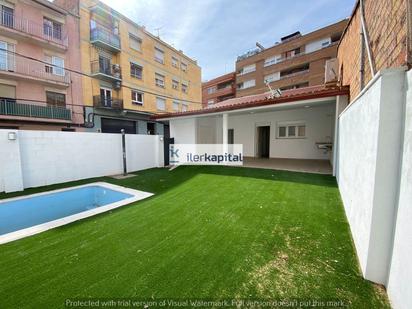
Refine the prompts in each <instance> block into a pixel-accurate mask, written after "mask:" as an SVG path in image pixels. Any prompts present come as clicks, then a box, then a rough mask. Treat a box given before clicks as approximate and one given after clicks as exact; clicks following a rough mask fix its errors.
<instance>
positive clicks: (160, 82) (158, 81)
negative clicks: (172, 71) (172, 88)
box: [155, 73, 165, 88]
mask: <svg viewBox="0 0 412 309" xmlns="http://www.w3.org/2000/svg"><path fill="white" fill-rule="evenodd" d="M155 83H156V86H158V87H162V88H164V87H165V77H164V76H163V75H161V74H159V73H155Z"/></svg>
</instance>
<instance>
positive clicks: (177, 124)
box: [170, 118, 197, 144]
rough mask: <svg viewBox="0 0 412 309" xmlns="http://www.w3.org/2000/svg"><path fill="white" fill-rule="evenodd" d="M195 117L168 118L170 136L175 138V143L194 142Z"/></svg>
mask: <svg viewBox="0 0 412 309" xmlns="http://www.w3.org/2000/svg"><path fill="white" fill-rule="evenodd" d="M196 126H197V124H196V118H187V119H172V120H170V137H174V138H175V144H195V143H196V136H197V133H196Z"/></svg>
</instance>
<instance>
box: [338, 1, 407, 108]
mask: <svg viewBox="0 0 412 309" xmlns="http://www.w3.org/2000/svg"><path fill="white" fill-rule="evenodd" d="M408 1H410V0H364V11H365V22H366V28H367V31H368V34H369V40H370V47H371V53H372V57H373V59H374V62H375V71H376V72H378V71H379V70H381V69H384V68H389V67H400V66H404V65H408V60H407V59H408V58H407V54H408V52H407V50H408V48H407V44H410V42H409V41H408V39H407V37H408V36H409V37H410V34H408V18H410V17H408V13H407V12H408V10H407V6H408V5H407V2H408ZM409 16H410V12H409ZM360 27H361V18H360V5H359V1H357V3H356V5H355V8H354V12H353V14H352V17H351V19H350V21H349V24H348V27H347V28H346V31H345V32H344V34H343V37H342V39H341V42H340V44H339V47H338V59H339V68H340V69H341V71H340V76H341V78H340V79H341V82H342V84H343V85H350V100H351V101H352V100H353V99H354V98H355V97H356V95H357V94H358V93H359V92H360V88H361V85H360V52H361V51H360V49H361V37H360ZM364 63H365V77H364V78H365V80H364V84H365V85H366V84H367V83H368V82H369V81H370V80H371V78H372V74H371V70H370V66H369V60H368V56H367V52H366V48H365V54H364Z"/></svg>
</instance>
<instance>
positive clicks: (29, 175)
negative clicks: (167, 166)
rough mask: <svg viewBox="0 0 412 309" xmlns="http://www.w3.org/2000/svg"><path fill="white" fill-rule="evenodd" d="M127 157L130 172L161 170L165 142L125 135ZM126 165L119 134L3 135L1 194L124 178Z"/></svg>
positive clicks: (0, 140) (0, 141)
mask: <svg viewBox="0 0 412 309" xmlns="http://www.w3.org/2000/svg"><path fill="white" fill-rule="evenodd" d="M10 132H15V133H16V134H17V139H16V140H9V139H8V134H9V133H10ZM126 154H127V155H126V157H127V170H128V171H138V170H142V169H147V168H152V167H160V166H163V141H162V138H161V136H158V135H126ZM122 162H123V155H122V136H121V135H120V134H102V133H82V132H75V133H73V132H58V131H15V130H0V192H2V191H5V192H13V191H19V190H23V189H24V188H30V187H38V186H44V185H51V184H55V183H62V182H67V181H73V180H80V179H86V178H93V177H100V176H108V175H116V174H121V173H122V172H123V163H122Z"/></svg>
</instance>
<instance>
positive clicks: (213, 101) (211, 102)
mask: <svg viewBox="0 0 412 309" xmlns="http://www.w3.org/2000/svg"><path fill="white" fill-rule="evenodd" d="M212 104H215V100H207V105H212Z"/></svg>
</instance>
